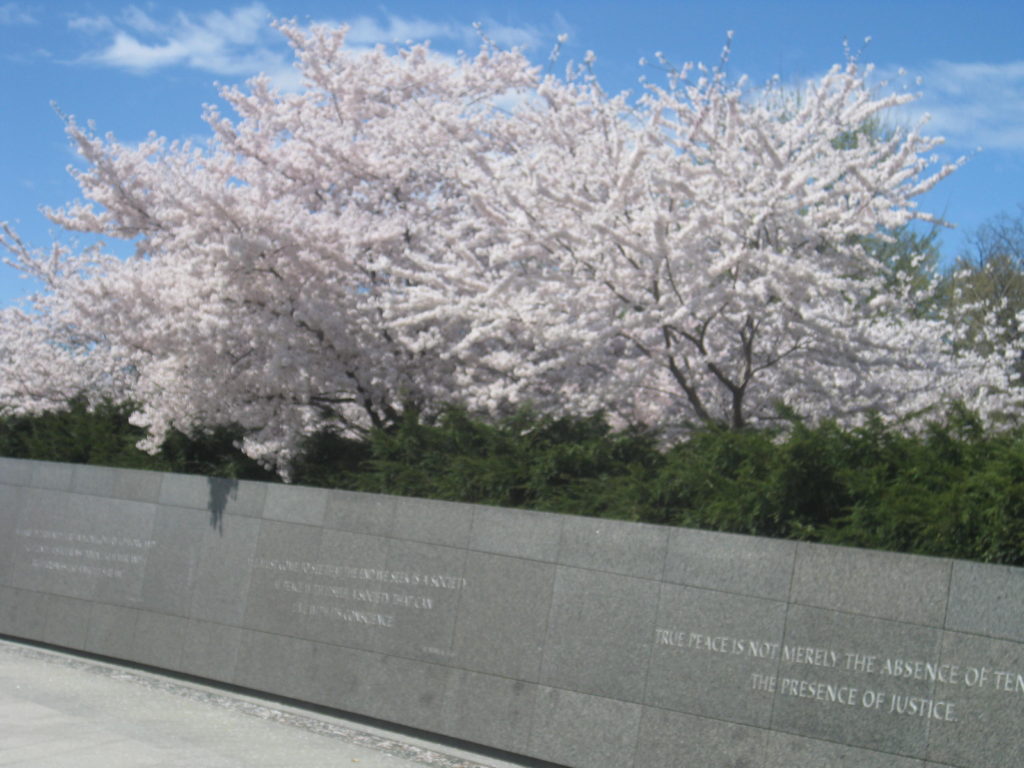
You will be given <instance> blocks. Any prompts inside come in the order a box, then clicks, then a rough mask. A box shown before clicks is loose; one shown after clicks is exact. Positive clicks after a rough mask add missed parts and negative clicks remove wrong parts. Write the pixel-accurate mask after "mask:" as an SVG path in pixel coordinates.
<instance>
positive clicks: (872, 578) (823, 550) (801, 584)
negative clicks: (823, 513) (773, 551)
mask: <svg viewBox="0 0 1024 768" xmlns="http://www.w3.org/2000/svg"><path fill="white" fill-rule="evenodd" d="M951 568H952V563H951V561H949V560H940V559H938V558H933V557H920V556H915V555H901V554H897V553H894V552H876V551H872V550H862V549H849V548H845V547H831V546H825V545H822V544H804V543H801V544H800V545H799V546H798V547H797V554H796V568H795V570H794V574H793V590H792V595H791V599H792V600H793V602H796V603H802V604H803V605H812V606H818V607H821V608H833V609H835V610H839V611H850V612H852V613H861V614H865V615H867V616H877V617H878V618H881V619H894V620H896V621H909V622H912V623H914V624H927V625H929V626H933V627H941V626H942V622H943V619H944V618H945V615H946V597H947V594H948V591H949V578H950V569H951Z"/></svg>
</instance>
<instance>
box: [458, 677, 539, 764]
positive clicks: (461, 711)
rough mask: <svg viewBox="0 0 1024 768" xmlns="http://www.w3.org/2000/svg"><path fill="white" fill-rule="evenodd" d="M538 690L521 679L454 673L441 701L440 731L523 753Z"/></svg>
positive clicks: (527, 746) (526, 747)
mask: <svg viewBox="0 0 1024 768" xmlns="http://www.w3.org/2000/svg"><path fill="white" fill-rule="evenodd" d="M536 695H537V687H536V686H534V685H530V684H528V683H524V682H522V681H521V680H515V679H509V678H507V677H495V676H493V675H482V674H480V673H478V672H468V671H465V670H453V671H452V672H451V675H450V678H449V680H448V687H447V690H446V692H445V701H444V727H443V729H442V730H443V732H444V733H449V734H453V735H457V736H458V737H459V738H460V739H464V740H467V741H472V742H476V743H478V744H488V745H490V746H492V747H496V748H497V749H504V750H506V751H508V752H513V753H518V754H524V753H526V752H528V751H529V748H530V726H531V724H532V720H533V707H534V702H535V700H536Z"/></svg>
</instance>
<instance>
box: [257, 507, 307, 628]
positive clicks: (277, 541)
mask: <svg viewBox="0 0 1024 768" xmlns="http://www.w3.org/2000/svg"><path fill="white" fill-rule="evenodd" d="M320 535H321V531H320V530H319V529H317V528H313V527H312V526H308V525H289V524H288V523H277V522H274V521H272V520H264V521H263V523H262V525H261V526H260V536H259V542H258V543H257V545H256V552H255V553H254V554H253V561H252V575H251V577H250V582H249V590H248V596H247V598H246V602H245V626H246V627H247V628H249V629H256V630H259V631H261V632H275V633H277V634H281V635H292V636H295V637H302V636H303V634H304V627H305V623H306V615H305V613H303V612H302V611H301V610H300V609H301V608H302V607H303V606H304V605H306V604H308V603H309V602H312V601H316V600H319V599H321V598H320V597H319V596H318V595H317V594H316V593H315V592H314V590H315V589H317V587H318V586H321V585H322V584H323V582H324V578H323V577H321V576H318V575H317V573H315V571H316V570H318V569H319V568H321V567H322V566H321V564H319V563H317V562H316V558H311V557H310V554H311V553H314V552H316V551H317V550H318V549H319V547H320Z"/></svg>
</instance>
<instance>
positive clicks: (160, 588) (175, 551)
mask: <svg viewBox="0 0 1024 768" xmlns="http://www.w3.org/2000/svg"><path fill="white" fill-rule="evenodd" d="M209 527H210V525H209V520H208V517H207V514H206V513H205V512H203V511H200V510H197V509H184V508H181V507H157V509H156V511H155V515H154V521H153V533H152V539H153V542H154V545H153V546H152V547H151V548H150V549H149V551H148V553H147V556H146V575H145V578H144V580H143V583H142V593H141V596H140V601H139V605H140V607H143V608H146V609H147V610H151V611H156V612H158V613H166V614H172V615H175V616H188V613H189V607H190V606H191V604H192V591H193V588H194V587H195V578H196V573H197V572H198V568H199V556H200V553H201V552H202V544H203V537H204V535H205V532H206V530H207V529H208V528H209Z"/></svg>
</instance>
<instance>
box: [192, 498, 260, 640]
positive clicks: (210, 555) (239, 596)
mask: <svg viewBox="0 0 1024 768" xmlns="http://www.w3.org/2000/svg"><path fill="white" fill-rule="evenodd" d="M259 527H260V521H259V520H257V519H254V518H250V517H240V516H238V515H225V517H224V519H223V521H222V525H221V527H220V528H210V527H206V528H205V530H204V531H203V542H202V550H201V552H200V553H199V565H198V567H197V569H196V578H195V587H194V588H193V590H192V604H191V607H190V608H189V617H190V618H193V619H200V620H203V621H214V622H217V623H219V624H232V625H236V626H241V624H242V620H243V617H244V616H245V599H246V595H247V593H248V590H249V576H250V573H251V572H252V568H251V565H252V558H253V555H254V554H255V552H256V541H257V538H258V536H259Z"/></svg>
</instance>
